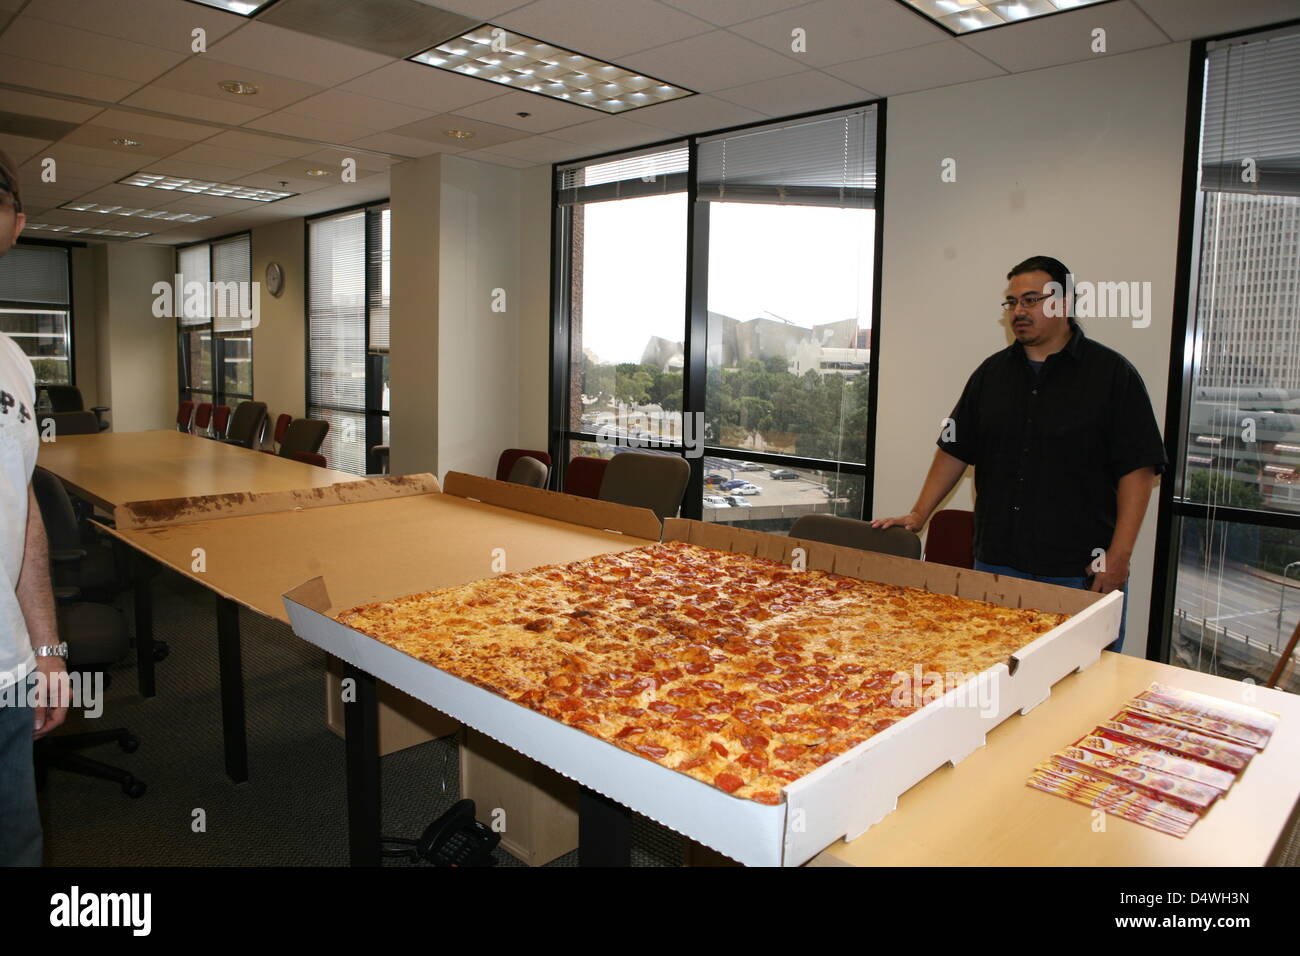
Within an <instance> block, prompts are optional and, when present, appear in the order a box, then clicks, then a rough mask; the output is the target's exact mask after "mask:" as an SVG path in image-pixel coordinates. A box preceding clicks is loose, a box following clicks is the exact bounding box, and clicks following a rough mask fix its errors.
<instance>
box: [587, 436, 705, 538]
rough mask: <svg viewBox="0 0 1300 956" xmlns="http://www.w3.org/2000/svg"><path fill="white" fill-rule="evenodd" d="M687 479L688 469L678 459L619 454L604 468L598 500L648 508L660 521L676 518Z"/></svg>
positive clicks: (641, 454)
mask: <svg viewBox="0 0 1300 956" xmlns="http://www.w3.org/2000/svg"><path fill="white" fill-rule="evenodd" d="M690 476H691V466H690V465H688V464H687V463H686V459H685V458H682V457H681V456H680V455H672V454H666V455H651V454H647V453H645V452H635V451H624V452H620V453H619V454H617V455H615V456H614V457H613V458H611V459H610V460H609V464H608V465H606V466H605V477H604V478H602V479H601V482H600V500H601V501H613V502H616V503H617V504H620V505H635V506H637V507H640V508H649V509H650V510H651V511H653V512H654V513H655V514H656V515H658V516H659V520H660V521H662V520H664V519H665V518H675V517H676V516H677V511H678V509H680V508H681V506H682V495H684V494H685V493H686V482H687V480H688V479H689V478H690Z"/></svg>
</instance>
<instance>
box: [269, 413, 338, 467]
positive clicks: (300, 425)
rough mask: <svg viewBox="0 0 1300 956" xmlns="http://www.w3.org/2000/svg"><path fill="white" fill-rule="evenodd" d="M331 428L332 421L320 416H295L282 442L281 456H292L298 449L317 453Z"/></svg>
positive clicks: (312, 453)
mask: <svg viewBox="0 0 1300 956" xmlns="http://www.w3.org/2000/svg"><path fill="white" fill-rule="evenodd" d="M329 430H330V423H329V422H327V421H322V420H321V419H319V418H295V419H294V420H293V421H291V422H290V423H289V427H288V428H287V429H286V430H285V433H284V439H283V440H282V441H281V442H280V451H279V455H280V457H281V458H292V457H293V453H294V452H296V451H300V452H306V453H308V454H311V455H314V454H316V453H317V452H318V451H320V446H321V445H322V444H324V442H325V436H326V435H327V434H329Z"/></svg>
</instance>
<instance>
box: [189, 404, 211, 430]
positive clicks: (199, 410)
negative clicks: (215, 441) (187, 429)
mask: <svg viewBox="0 0 1300 956" xmlns="http://www.w3.org/2000/svg"><path fill="white" fill-rule="evenodd" d="M211 422H212V403H211V402H199V404H198V405H196V406H194V429H193V431H194V433H195V434H196V435H202V434H203V433H204V432H206V431H207V430H208V425H209V424H211Z"/></svg>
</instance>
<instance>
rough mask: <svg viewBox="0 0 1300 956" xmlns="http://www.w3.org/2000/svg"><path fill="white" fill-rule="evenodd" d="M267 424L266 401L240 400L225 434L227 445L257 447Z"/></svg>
mask: <svg viewBox="0 0 1300 956" xmlns="http://www.w3.org/2000/svg"><path fill="white" fill-rule="evenodd" d="M264 424H266V402H240V403H239V407H238V408H236V409H235V414H234V415H232V416H231V418H230V427H229V428H227V429H226V431H225V432H224V434H223V436H222V437H224V439H225V442H226V444H227V445H239V446H240V447H242V448H256V447H257V443H258V441H259V440H260V439H261V437H262V426H263V425H264Z"/></svg>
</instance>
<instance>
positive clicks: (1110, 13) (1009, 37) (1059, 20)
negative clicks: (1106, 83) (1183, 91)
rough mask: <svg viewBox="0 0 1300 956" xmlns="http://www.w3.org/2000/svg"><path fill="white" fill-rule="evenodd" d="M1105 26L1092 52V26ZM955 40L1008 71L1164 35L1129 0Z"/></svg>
mask: <svg viewBox="0 0 1300 956" xmlns="http://www.w3.org/2000/svg"><path fill="white" fill-rule="evenodd" d="M1099 27H1100V28H1102V29H1104V30H1105V31H1106V52H1105V53H1104V54H1099V53H1093V52H1092V42H1093V40H1092V31H1093V30H1094V29H1097V28H1099ZM957 42H959V43H962V44H964V45H965V46H968V47H970V48H971V49H972V50H974V51H975V52H977V53H980V54H982V55H983V56H986V57H988V58H989V59H990V60H992V61H993V62H994V63H996V64H997V65H998V66H1000V67H1002V68H1003V69H1006V70H1010V71H1011V72H1013V73H1022V72H1024V71H1026V70H1038V69H1042V68H1043V67H1048V66H1057V65H1058V64H1061V63H1073V62H1076V61H1078V60H1087V59H1091V58H1092V57H1096V56H1113V55H1114V54H1116V53H1127V52H1129V51H1130V50H1140V49H1142V48H1143V47H1148V46H1156V45H1158V44H1163V43H1168V42H1169V41H1168V39H1167V38H1166V37H1165V35H1164V34H1163V33H1162V32H1161V31H1160V29H1159V28H1158V27H1156V26H1155V25H1154V24H1152V22H1151V21H1150V20H1148V19H1147V18H1146V17H1145V16H1144V15H1143V14H1142V12H1141V11H1140V10H1138V9H1137V8H1136V7H1134V6H1133V4H1132V3H1130V2H1129V0H1115V2H1114V3H1103V4H1100V5H1098V6H1095V7H1083V8H1080V9H1078V10H1071V11H1069V12H1068V13H1057V14H1053V15H1052V16H1050V17H1042V18H1040V19H1037V20H1027V21H1025V22H1024V23H1017V24H1015V25H1014V26H1010V27H1002V28H1000V29H997V30H988V31H986V32H983V33H973V34H969V35H966V36H963V37H960V38H959V39H958V41H957Z"/></svg>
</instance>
